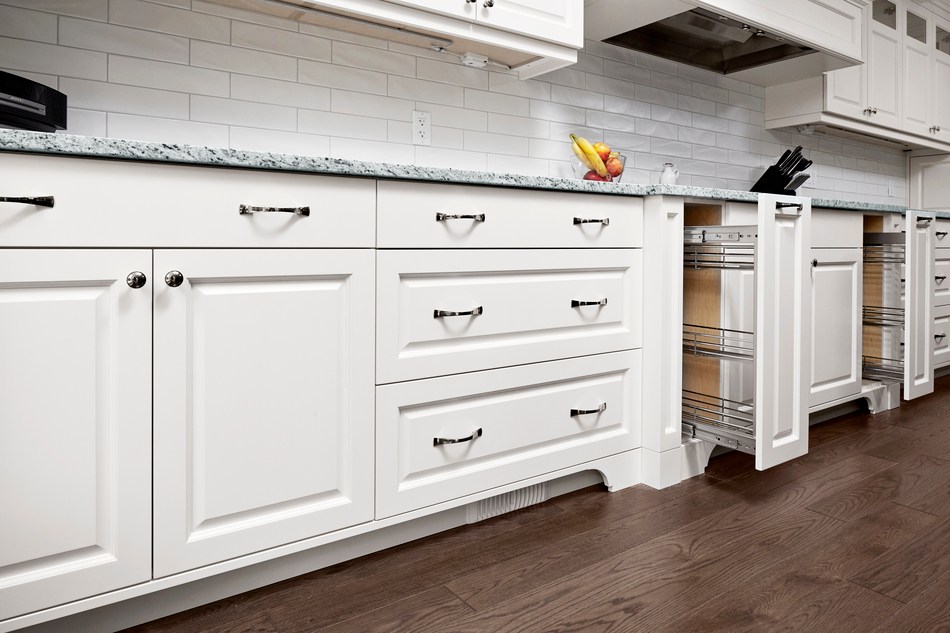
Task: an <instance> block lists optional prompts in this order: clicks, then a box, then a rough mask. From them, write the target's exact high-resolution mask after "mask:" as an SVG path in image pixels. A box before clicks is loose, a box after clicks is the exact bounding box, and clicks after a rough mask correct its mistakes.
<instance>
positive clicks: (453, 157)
mask: <svg viewBox="0 0 950 633" xmlns="http://www.w3.org/2000/svg"><path fill="white" fill-rule="evenodd" d="M415 150H416V151H415V164H416V165H421V166H423V167H440V168H446V167H450V168H452V169H467V170H471V171H485V170H486V169H488V157H487V155H486V154H485V153H484V152H468V151H463V150H453V149H442V148H439V147H419V146H417V147H416V148H415Z"/></svg>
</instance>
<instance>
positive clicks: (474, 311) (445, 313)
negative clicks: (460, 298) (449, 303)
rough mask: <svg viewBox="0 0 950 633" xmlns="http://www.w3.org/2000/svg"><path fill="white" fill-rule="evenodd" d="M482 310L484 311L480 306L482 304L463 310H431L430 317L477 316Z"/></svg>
mask: <svg viewBox="0 0 950 633" xmlns="http://www.w3.org/2000/svg"><path fill="white" fill-rule="evenodd" d="M483 312H485V310H484V309H483V308H482V306H478V307H477V308H472V309H471V310H466V311H464V312H453V311H452V310H433V311H432V318H433V319H441V318H442V317H453V316H478V315H479V314H482V313H483Z"/></svg>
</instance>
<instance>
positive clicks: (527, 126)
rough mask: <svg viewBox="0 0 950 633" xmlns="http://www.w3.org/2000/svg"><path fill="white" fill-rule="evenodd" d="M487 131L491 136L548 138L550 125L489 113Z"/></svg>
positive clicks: (544, 122) (518, 117)
mask: <svg viewBox="0 0 950 633" xmlns="http://www.w3.org/2000/svg"><path fill="white" fill-rule="evenodd" d="M488 131H489V132H491V133H493V134H508V135H510V136H527V137H531V138H549V135H550V134H551V123H550V122H549V121H541V120H538V119H531V118H528V117H520V116H509V115H507V114H498V113H496V112H491V113H489V115H488Z"/></svg>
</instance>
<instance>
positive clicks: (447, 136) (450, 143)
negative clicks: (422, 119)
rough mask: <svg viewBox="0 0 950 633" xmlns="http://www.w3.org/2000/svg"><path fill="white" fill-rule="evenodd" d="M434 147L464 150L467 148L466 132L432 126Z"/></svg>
mask: <svg viewBox="0 0 950 633" xmlns="http://www.w3.org/2000/svg"><path fill="white" fill-rule="evenodd" d="M432 147H441V148H443V149H462V148H464V147H465V130H459V129H456V128H454V127H441V126H438V125H433V126H432Z"/></svg>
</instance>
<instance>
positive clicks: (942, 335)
mask: <svg viewBox="0 0 950 633" xmlns="http://www.w3.org/2000/svg"><path fill="white" fill-rule="evenodd" d="M946 336H947V335H946V334H934V340H935V341H942V340H943V339H944V338H946Z"/></svg>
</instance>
